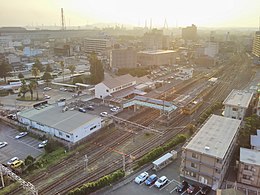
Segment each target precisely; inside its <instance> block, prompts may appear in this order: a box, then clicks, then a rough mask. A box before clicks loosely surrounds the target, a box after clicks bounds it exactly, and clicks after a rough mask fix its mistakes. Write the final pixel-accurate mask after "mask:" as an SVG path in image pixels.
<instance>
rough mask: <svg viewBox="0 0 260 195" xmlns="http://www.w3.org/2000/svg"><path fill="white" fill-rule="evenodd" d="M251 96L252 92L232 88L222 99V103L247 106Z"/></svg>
mask: <svg viewBox="0 0 260 195" xmlns="http://www.w3.org/2000/svg"><path fill="white" fill-rule="evenodd" d="M252 97H253V93H252V92H248V91H243V90H235V89H233V90H232V91H231V93H230V94H229V95H228V96H227V98H226V99H225V100H224V102H223V104H224V105H229V106H239V107H243V108H248V106H249V103H250V101H251V99H252Z"/></svg>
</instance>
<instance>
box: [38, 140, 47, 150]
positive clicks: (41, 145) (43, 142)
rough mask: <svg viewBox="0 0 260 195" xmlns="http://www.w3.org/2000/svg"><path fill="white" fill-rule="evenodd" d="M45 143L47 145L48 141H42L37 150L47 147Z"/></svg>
mask: <svg viewBox="0 0 260 195" xmlns="http://www.w3.org/2000/svg"><path fill="white" fill-rule="evenodd" d="M47 143H48V140H44V141H42V142H41V143H39V145H38V147H39V148H44V147H45V146H46V145H47Z"/></svg>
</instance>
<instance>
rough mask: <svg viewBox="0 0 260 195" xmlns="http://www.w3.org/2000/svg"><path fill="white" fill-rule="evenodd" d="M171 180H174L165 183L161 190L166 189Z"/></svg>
mask: <svg viewBox="0 0 260 195" xmlns="http://www.w3.org/2000/svg"><path fill="white" fill-rule="evenodd" d="M171 182H172V180H171V181H168V182H167V184H165V185H164V186H163V187H162V188H161V189H160V190H162V189H164V188H165V187H166V186H168V185H169V184H170V183H171Z"/></svg>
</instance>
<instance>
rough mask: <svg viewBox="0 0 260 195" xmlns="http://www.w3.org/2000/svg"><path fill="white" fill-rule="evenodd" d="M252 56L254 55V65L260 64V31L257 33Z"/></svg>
mask: <svg viewBox="0 0 260 195" xmlns="http://www.w3.org/2000/svg"><path fill="white" fill-rule="evenodd" d="M252 54H253V55H254V63H255V64H260V31H256V33H255V37H254V41H253V50H252Z"/></svg>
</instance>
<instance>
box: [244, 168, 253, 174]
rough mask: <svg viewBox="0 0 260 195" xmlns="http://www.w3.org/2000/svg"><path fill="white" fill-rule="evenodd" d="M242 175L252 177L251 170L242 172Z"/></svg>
mask: <svg viewBox="0 0 260 195" xmlns="http://www.w3.org/2000/svg"><path fill="white" fill-rule="evenodd" d="M242 173H243V175H249V176H252V175H253V171H251V170H245V169H244V170H243V172H242Z"/></svg>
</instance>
